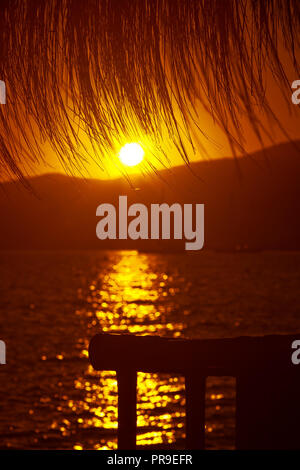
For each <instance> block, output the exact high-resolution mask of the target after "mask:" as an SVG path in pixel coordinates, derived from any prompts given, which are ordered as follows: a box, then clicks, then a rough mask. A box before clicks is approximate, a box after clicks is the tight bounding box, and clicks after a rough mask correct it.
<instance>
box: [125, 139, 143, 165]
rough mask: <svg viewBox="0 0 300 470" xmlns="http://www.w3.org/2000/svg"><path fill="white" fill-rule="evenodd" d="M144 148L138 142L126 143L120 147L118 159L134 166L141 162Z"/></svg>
mask: <svg viewBox="0 0 300 470" xmlns="http://www.w3.org/2000/svg"><path fill="white" fill-rule="evenodd" d="M144 154H145V152H144V150H143V148H142V146H141V145H140V144H136V143H131V144H126V145H124V147H122V148H121V150H120V153H119V159H120V160H121V162H122V163H124V165H127V166H135V165H138V164H139V163H141V161H142V160H143V158H144Z"/></svg>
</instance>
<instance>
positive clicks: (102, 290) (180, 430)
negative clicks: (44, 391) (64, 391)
mask: <svg viewBox="0 0 300 470" xmlns="http://www.w3.org/2000/svg"><path fill="white" fill-rule="evenodd" d="M109 256H110V257H111V261H112V263H111V264H109V265H110V266H112V267H111V269H109V270H106V271H105V270H104V271H103V270H101V269H99V274H98V277H97V278H96V279H95V280H94V281H93V282H92V283H91V284H90V286H89V294H88V296H87V298H86V299H83V300H86V301H87V302H88V304H89V305H90V308H89V309H88V311H86V310H85V309H83V310H82V311H79V312H77V313H78V314H80V315H85V316H86V317H87V318H88V328H90V329H93V330H95V332H97V331H98V332H99V331H102V332H113V333H123V332H126V333H132V334H136V335H149V334H152V335H153V334H159V335H165V336H172V337H178V336H181V334H182V332H183V330H184V329H185V324H184V323H182V322H181V321H180V322H177V321H174V319H172V321H170V314H171V312H172V310H173V305H174V301H175V299H174V296H176V293H177V291H178V290H179V289H178V287H176V285H175V284H174V283H173V279H172V278H171V277H170V276H169V275H168V274H167V273H164V272H162V273H160V274H157V273H154V272H153V271H152V269H151V266H150V263H149V257H148V255H147V254H140V253H138V252H135V251H131V252H117V253H112V254H110V255H109ZM174 286H175V287H174ZM79 294H80V295H82V292H79ZM82 356H87V343H85V348H84V349H83V350H82ZM75 387H76V388H77V389H79V390H81V391H82V392H83V393H82V396H83V397H84V399H83V400H82V401H77V402H76V403H74V402H70V403H69V407H70V408H71V409H72V410H73V411H76V412H77V413H79V414H80V415H84V412H86V414H87V415H88V416H87V417H86V418H83V417H80V418H78V424H79V426H80V428H81V429H96V430H97V429H101V432H102V435H103V438H102V437H100V434H99V443H97V444H96V445H94V448H96V449H114V448H116V446H117V441H116V429H117V380H116V374H115V373H114V372H108V371H102V372H95V371H93V370H92V367H91V366H89V368H88V370H87V373H86V376H85V377H80V378H78V380H76V383H75ZM183 390H184V379H183V377H173V376H172V377H170V376H168V375H166V374H149V373H143V372H139V373H138V396H137V400H138V405H137V426H138V435H137V444H138V445H149V444H152V445H153V444H171V443H173V442H175V440H176V439H177V438H178V437H181V438H182V437H184V396H183ZM105 430H107V432H106V434H105ZM74 448H76V449H81V448H82V445H81V443H80V442H79V443H78V444H76V446H74Z"/></svg>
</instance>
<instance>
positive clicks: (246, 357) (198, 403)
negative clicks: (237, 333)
mask: <svg viewBox="0 0 300 470" xmlns="http://www.w3.org/2000/svg"><path fill="white" fill-rule="evenodd" d="M299 338H300V333H299V334H298V335H282V336H281V335H274V336H264V337H240V338H234V339H216V340H194V339H193V340H182V339H169V338H162V337H157V336H133V335H107V334H97V335H96V336H94V337H93V338H92V340H91V342H90V346H89V357H90V361H91V364H92V366H93V367H94V368H95V369H96V370H115V371H117V379H118V448H119V449H130V450H131V449H134V448H135V447H136V380H137V372H138V371H143V372H152V373H159V372H167V373H179V374H182V375H184V376H185V383H186V448H187V449H204V448H205V378H206V377H209V376H218V375H219V376H234V377H236V384H237V389H236V448H237V449H298V448H299V446H300V444H299V442H300V430H299V423H300V407H299V393H300V365H298V366H297V365H295V364H293V362H292V353H293V351H294V350H293V349H292V343H293V341H294V340H297V339H299Z"/></svg>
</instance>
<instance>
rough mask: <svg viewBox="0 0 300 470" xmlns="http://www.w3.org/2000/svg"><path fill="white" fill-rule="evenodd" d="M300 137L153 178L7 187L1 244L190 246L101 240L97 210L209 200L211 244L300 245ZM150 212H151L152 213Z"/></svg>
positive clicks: (52, 178) (64, 179) (54, 178)
mask: <svg viewBox="0 0 300 470" xmlns="http://www.w3.org/2000/svg"><path fill="white" fill-rule="evenodd" d="M299 149H300V141H297V142H291V143H283V144H280V145H276V146H273V147H270V148H268V149H266V150H265V151H263V152H256V153H253V154H251V155H248V156H245V157H241V158H238V159H231V158H224V159H217V160H208V161H201V162H196V163H192V164H190V166H187V165H183V166H179V167H175V168H172V169H166V170H162V171H159V172H158V173H157V174H149V175H146V176H141V175H136V176H133V177H132V178H131V184H129V183H128V181H127V180H126V179H125V178H120V179H116V180H96V179H94V180H93V179H89V180H84V179H81V178H75V177H72V176H64V175H59V174H48V175H42V176H38V177H33V178H30V179H29V182H30V184H31V186H32V188H33V192H34V194H33V193H30V192H29V191H28V190H26V189H25V188H24V187H23V186H22V184H21V183H20V182H6V183H2V184H1V185H0V189H1V191H0V217H1V231H0V247H1V248H2V249H139V250H142V251H143V250H144V251H174V250H183V249H184V240H182V241H181V240H175V241H174V240H162V241H161V240H137V241H133V240H99V239H98V238H97V237H96V224H97V222H98V221H99V218H98V217H96V208H97V206H98V205H99V204H101V203H105V202H106V203H112V204H114V205H115V206H116V207H117V206H118V197H119V195H127V196H128V205H130V204H132V203H134V202H139V203H144V204H145V205H146V206H147V207H148V208H150V204H151V203H164V202H165V203H168V204H172V203H175V202H178V203H180V204H184V203H193V204H196V203H198V204H199V203H204V204H205V242H204V248H208V249H215V250H230V251H231V250H250V251H251V250H262V249H283V250H286V249H288V250H297V249H299V248H300V222H299V213H300V185H299V183H300V158H299V156H300V152H299ZM149 212H150V211H149Z"/></svg>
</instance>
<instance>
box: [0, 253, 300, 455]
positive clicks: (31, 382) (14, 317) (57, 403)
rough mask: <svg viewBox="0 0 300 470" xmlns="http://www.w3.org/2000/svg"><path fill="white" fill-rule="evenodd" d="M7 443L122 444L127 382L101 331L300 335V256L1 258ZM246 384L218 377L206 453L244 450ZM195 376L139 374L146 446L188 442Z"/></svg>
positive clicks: (2, 431) (0, 368) (212, 388)
mask: <svg viewBox="0 0 300 470" xmlns="http://www.w3.org/2000/svg"><path fill="white" fill-rule="evenodd" d="M0 281H1V284H0V339H2V340H4V341H5V342H6V345H7V365H5V366H4V365H0V447H1V448H2V449H3V448H4V449H5V448H19V449H113V448H115V447H116V428H117V382H116V376H115V373H114V372H108V371H106V372H95V371H93V369H92V367H91V366H90V365H89V362H88V358H87V348H88V344H89V340H90V339H91V337H92V336H93V335H94V334H96V333H97V332H113V333H124V332H126V333H132V334H138V335H145V334H151V335H163V336H170V337H189V338H223V337H234V336H240V335H263V334H271V333H295V332H297V331H299V332H300V314H299V313H300V309H299V307H300V301H299V287H300V252H260V253H213V252H205V251H203V252H200V253H199V254H196V255H195V254H193V253H182V254H148V253H147V254H145V253H138V252H135V251H114V252H113V251H107V252H99V251H85V252H83V251H82V252H71V251H70V252H1V253H0ZM234 385H235V383H234V379H233V378H231V377H224V378H222V377H221V378H213V377H212V378H209V379H207V393H206V447H207V448H212V449H216V448H221V449H230V448H233V447H234V432H235V431H234V428H235V386H234ZM184 400H185V399H184V379H183V377H180V376H169V375H165V374H148V373H147V374H146V373H139V375H138V436H137V443H138V444H139V445H143V446H145V445H153V446H155V447H156V448H166V447H168V446H173V447H180V446H182V442H183V438H184V433H185V424H184V418H185V412H184Z"/></svg>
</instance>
